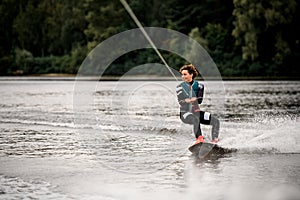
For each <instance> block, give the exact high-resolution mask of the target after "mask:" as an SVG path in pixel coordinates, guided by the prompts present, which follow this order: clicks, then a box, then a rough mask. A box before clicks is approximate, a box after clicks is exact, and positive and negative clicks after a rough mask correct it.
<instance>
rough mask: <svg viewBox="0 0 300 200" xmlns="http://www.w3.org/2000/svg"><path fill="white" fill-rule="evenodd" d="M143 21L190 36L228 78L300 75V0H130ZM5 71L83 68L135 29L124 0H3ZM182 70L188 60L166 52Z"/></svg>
mask: <svg viewBox="0 0 300 200" xmlns="http://www.w3.org/2000/svg"><path fill="white" fill-rule="evenodd" d="M128 3H129V4H130V6H131V8H132V10H133V11H134V12H135V14H136V16H137V17H138V18H139V20H140V21H141V23H142V24H143V26H148V27H151V26H152V27H165V28H169V29H173V30H176V31H179V32H181V33H184V34H186V35H189V36H190V37H192V38H194V39H195V40H197V41H198V42H199V43H200V44H201V45H202V46H203V47H204V48H205V49H206V50H207V51H208V53H209V54H210V55H211V57H212V58H213V60H214V61H215V63H216V64H217V66H218V67H219V70H220V72H221V73H222V75H223V76H265V77H266V76H271V77H276V76H288V77H299V76H300V73H299V72H300V70H299V67H298V66H297V65H298V63H297V61H298V60H299V59H298V58H299V57H300V48H299V47H300V28H299V25H298V23H299V19H300V16H299V13H300V10H299V3H298V1H297V0H203V1H197V0H164V1H159V0H128ZM0 14H1V18H0V26H1V29H2V31H1V33H0V43H1V46H0V75H14V74H23V75H24V74H25V75H26V74H43V73H70V74H72V73H73V74H74V73H76V72H77V70H78V68H79V66H80V64H81V63H82V61H83V60H84V58H85V57H86V55H87V54H88V52H89V51H90V50H91V49H92V48H94V47H95V46H96V45H97V44H99V43H100V42H101V41H103V40H105V39H107V38H109V37H110V36H113V35H114V34H117V33H119V32H122V31H125V30H128V29H132V28H136V25H135V24H134V22H133V21H132V19H131V18H130V17H129V15H128V13H127V12H126V11H125V9H124V8H123V6H122V4H121V3H120V2H119V1H118V0H100V1H99V0H80V1H73V0H1V1H0ZM163 54H164V56H165V57H166V59H167V62H168V63H169V65H170V66H172V67H173V68H178V67H180V65H182V64H184V62H185V61H183V60H181V59H179V58H177V57H176V56H175V55H172V54H171V53H169V52H163ZM151 62H160V59H159V58H158V56H157V55H156V54H155V52H154V51H153V50H151V49H146V50H142V51H138V52H131V53H130V54H126V55H124V56H122V57H121V58H119V59H118V60H116V61H115V62H114V63H113V64H112V66H111V69H110V70H108V71H107V72H106V73H107V74H110V75H121V74H123V73H125V72H126V71H128V70H129V69H130V68H131V67H133V66H137V65H141V64H144V63H151Z"/></svg>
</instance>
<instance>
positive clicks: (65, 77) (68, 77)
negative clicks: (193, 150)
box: [0, 74, 300, 81]
mask: <svg viewBox="0 0 300 200" xmlns="http://www.w3.org/2000/svg"><path fill="white" fill-rule="evenodd" d="M177 78H178V80H180V79H181V78H180V77H177ZM221 78H222V80H225V81H226V80H228V81H235V80H236V81H240V80H300V77H297V76H295V77H288V76H276V77H275V76H222V77H221ZM198 79H199V78H198ZM15 80H23V81H32V80H36V81H75V80H81V81H98V80H101V81H174V80H175V78H174V77H171V76H170V77H162V76H126V77H122V76H102V77H101V79H100V77H99V76H77V74H33V75H27V76H0V81H15ZM199 80H203V79H201V78H200V79H199ZM205 80H220V77H208V78H205Z"/></svg>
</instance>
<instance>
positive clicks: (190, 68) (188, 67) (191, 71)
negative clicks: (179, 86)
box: [179, 64, 198, 78]
mask: <svg viewBox="0 0 300 200" xmlns="http://www.w3.org/2000/svg"><path fill="white" fill-rule="evenodd" d="M183 70H187V71H188V72H189V74H193V78H195V77H196V76H197V75H198V71H197V69H196V67H195V66H194V65H193V64H189V65H183V66H182V67H180V69H179V72H180V73H181V72H182V71H183Z"/></svg>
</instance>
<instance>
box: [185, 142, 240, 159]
mask: <svg viewBox="0 0 300 200" xmlns="http://www.w3.org/2000/svg"><path fill="white" fill-rule="evenodd" d="M189 151H190V152H192V153H193V154H194V155H196V156H197V157H199V158H205V157H207V156H210V155H216V156H220V155H224V154H227V153H232V152H236V151H237V150H236V149H227V148H224V147H221V146H219V145H217V144H215V143H210V142H200V143H198V144H194V145H192V146H190V147H189Z"/></svg>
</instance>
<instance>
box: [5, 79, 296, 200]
mask: <svg viewBox="0 0 300 200" xmlns="http://www.w3.org/2000/svg"><path fill="white" fill-rule="evenodd" d="M82 84H87V85H89V84H94V83H91V82H82ZM176 84H177V83H176V82H170V81H167V82H153V83H151V82H148V83H147V84H144V82H138V81H132V82H130V81H124V82H123V81H122V82H101V83H99V85H98V86H97V87H96V88H95V90H94V91H93V94H92V95H93V98H94V100H93V105H85V106H86V108H87V110H88V112H82V113H74V110H73V99H72V98H73V96H72V95H73V90H74V84H73V83H72V82H68V81H66V82H64V81H58V82H54V81H40V82H39V81H1V82H0V92H1V98H0V113H1V114H0V122H1V123H0V133H1V134H0V163H1V164H0V166H1V167H0V198H1V199H18V198H19V197H20V196H22V197H25V198H50V199H51V198H54V199H61V198H64V199H68V198H71V199H82V198H86V199H92V198H95V199H153V198H156V199H170V198H172V199H198V198H199V196H201V198H202V199H211V198H214V199H230V200H232V199H262V200H269V199H274V198H275V197H278V198H279V197H280V198H281V199H293V195H294V196H295V195H298V196H297V197H299V196H300V195H299V189H298V188H299V186H300V182H299V180H300V178H299V176H300V174H299V166H300V164H299V159H300V157H299V155H300V135H299V133H298V132H299V128H300V127H299V124H300V123H299V113H300V112H299V105H300V95H299V94H300V87H299V86H300V82H299V81H226V82H224V88H225V91H226V92H225V93H226V96H225V97H224V98H223V100H224V102H223V103H224V109H222V110H219V108H220V107H218V106H216V105H214V104H212V102H214V101H213V98H217V96H218V94H217V93H216V91H217V90H214V89H213V88H209V90H206V93H205V100H204V102H203V105H202V106H201V108H202V109H203V110H207V111H210V112H212V113H215V114H217V115H218V116H219V117H220V120H221V142H220V145H221V146H224V147H227V148H236V149H238V152H235V153H232V154H226V155H223V156H218V157H209V158H207V159H205V160H199V159H195V158H194V157H193V156H191V154H190V152H189V151H188V150H187V147H188V146H189V145H190V144H191V143H193V140H194V136H193V134H192V127H191V126H189V125H187V124H183V123H182V122H181V121H180V120H179V117H178V104H177V100H176V96H175V91H174V88H175V86H176ZM82 92H83V93H84V92H85V91H82ZM172 92H174V93H172ZM220 99H222V98H220ZM74 114H75V116H76V114H79V115H80V123H74V118H73V117H74ZM77 116H78V115H77ZM93 119H95V121H96V123H91V121H93ZM202 128H203V132H204V133H206V136H207V137H208V135H209V134H208V133H209V132H210V127H208V126H203V127H202ZM116 188H118V190H117V191H116ZM284 191H289V192H284ZM2 197H3V198H2ZM294 199H297V198H294ZM298 199H299V198H298Z"/></svg>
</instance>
